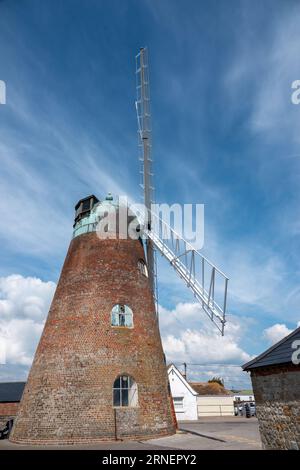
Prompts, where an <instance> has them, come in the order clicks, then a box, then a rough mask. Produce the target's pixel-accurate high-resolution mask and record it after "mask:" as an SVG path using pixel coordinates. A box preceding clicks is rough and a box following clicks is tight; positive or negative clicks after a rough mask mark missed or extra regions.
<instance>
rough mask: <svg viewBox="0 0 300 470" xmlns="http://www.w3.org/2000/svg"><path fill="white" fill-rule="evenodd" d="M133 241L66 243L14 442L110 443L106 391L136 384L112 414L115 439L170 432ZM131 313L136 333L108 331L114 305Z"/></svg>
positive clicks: (149, 305) (160, 363) (162, 369)
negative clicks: (129, 400) (129, 381)
mask: <svg viewBox="0 0 300 470" xmlns="http://www.w3.org/2000/svg"><path fill="white" fill-rule="evenodd" d="M140 258H144V251H143V247H142V245H141V243H140V242H139V241H138V240H130V239H129V240H99V239H98V237H97V236H96V234H95V233H88V234H84V235H81V236H79V237H77V238H75V239H74V240H72V242H71V244H70V247H69V251H68V254H67V257H66V260H65V263H64V266H63V270H62V273H61V277H60V280H59V283H58V286H57V289H56V293H55V296H54V299H53V302H52V305H51V308H50V312H49V315H48V319H47V322H46V325H45V328H44V331H43V334H42V338H41V340H40V343H39V346H38V349H37V352H36V355H35V359H34V363H33V366H32V369H31V372H30V375H29V379H28V382H27V385H26V387H25V391H24V395H23V399H22V402H21V405H20V410H19V414H18V417H17V420H16V424H15V426H14V429H13V431H12V434H11V440H12V441H15V442H52V443H54V442H60V443H63V442H82V441H87V442H88V441H95V440H100V439H113V438H114V435H115V426H114V410H113V406H112V387H113V382H114V380H115V378H116V377H117V376H118V375H119V374H129V375H131V376H132V377H133V378H134V379H135V381H136V382H137V385H138V407H137V408H129V409H117V426H118V437H132V438H134V437H139V438H141V437H143V438H147V437H152V436H158V435H165V434H170V433H173V432H174V423H173V420H172V415H171V409H170V402H169V399H168V379H167V371H166V366H165V364H164V357H163V350H162V345H161V339H160V334H159V329H158V324H157V320H156V314H155V307H154V303H153V298H152V295H151V291H150V287H149V280H148V279H147V278H146V277H145V276H143V275H142V274H141V273H140V272H139V270H138V267H137V262H138V260H139V259H140ZM117 303H125V304H127V305H129V306H130V307H131V308H132V310H133V314H134V317H133V322H134V327H133V328H132V329H128V328H114V327H111V324H110V314H111V309H112V307H113V306H114V305H115V304H117Z"/></svg>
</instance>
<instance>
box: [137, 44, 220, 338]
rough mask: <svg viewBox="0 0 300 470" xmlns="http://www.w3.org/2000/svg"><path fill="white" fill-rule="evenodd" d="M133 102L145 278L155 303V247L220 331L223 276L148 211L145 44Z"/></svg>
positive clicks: (151, 195)
mask: <svg viewBox="0 0 300 470" xmlns="http://www.w3.org/2000/svg"><path fill="white" fill-rule="evenodd" d="M135 106H136V113H137V120H138V144H139V149H140V156H139V160H140V162H141V170H140V173H141V175H142V182H141V187H142V189H143V196H144V204H145V206H146V210H147V215H148V220H147V224H143V220H141V225H142V226H143V227H144V230H143V234H144V237H145V240H146V254H147V264H148V271H149V278H150V284H151V287H152V291H153V296H154V300H155V302H156V306H157V301H158V299H157V266H156V253H155V251H156V250H157V251H159V252H160V253H161V254H162V255H163V256H164V257H165V258H166V259H167V260H168V261H169V262H170V264H171V265H172V266H173V268H174V269H175V271H176V272H177V274H178V275H179V276H180V277H181V278H182V279H183V280H184V281H185V283H186V284H187V286H188V287H189V288H190V289H191V290H192V292H193V294H194V296H195V298H196V299H197V300H198V301H199V302H200V305H201V306H202V309H203V310H204V312H205V313H206V314H207V315H208V317H209V318H210V319H211V321H212V322H213V323H214V324H215V325H216V326H217V328H218V329H219V330H220V332H221V333H222V335H224V327H225V323H226V319H225V314H226V303H227V288H228V278H227V276H226V275H225V274H224V273H222V271H220V270H219V269H218V268H217V267H216V266H215V265H213V264H212V263H211V262H210V261H209V260H208V259H207V258H205V257H204V256H203V255H202V254H201V253H200V252H198V251H197V250H195V249H194V248H193V246H192V245H191V244H189V243H188V242H187V241H186V240H184V239H183V238H182V237H181V236H179V235H178V233H176V232H175V230H173V229H172V228H171V227H170V226H169V225H168V224H167V223H166V222H164V221H162V220H161V219H160V218H159V217H158V216H157V215H156V214H155V213H153V212H152V211H151V204H153V203H154V187H153V184H152V177H153V172H152V158H151V149H152V143H151V109H150V86H149V66H148V51H147V48H141V49H140V51H139V53H138V54H137V56H136V102H135ZM155 249H156V250H155Z"/></svg>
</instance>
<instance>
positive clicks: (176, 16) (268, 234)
mask: <svg viewBox="0 0 300 470" xmlns="http://www.w3.org/2000/svg"><path fill="white" fill-rule="evenodd" d="M299 23H300V4H299V2H298V1H293V0H271V1H268V0H263V1H258V0H255V1H250V0H247V1H246V0H244V1H243V0H228V1H225V0H223V1H221V0H219V1H211V0H210V1H208V0H206V1H192V0H176V1H174V0H173V1H172V0H139V1H136V0H109V1H108V0H88V1H84V0H43V2H41V1H40V0H0V80H3V81H4V82H5V83H6V104H5V105H0V159H1V165H0V210H1V214H2V217H1V221H0V244H1V251H0V256H1V262H0V336H1V335H2V342H3V341H6V344H7V345H8V346H7V357H6V364H5V365H3V364H2V365H0V380H25V379H26V377H27V374H28V370H29V367H30V364H31V362H32V358H33V354H34V351H35V348H36V345H37V342H38V340H39V337H40V334H41V331H42V328H43V324H44V321H45V318H46V316H47V312H48V309H49V305H50V303H51V299H52V296H53V293H54V291H55V286H56V283H57V280H58V277H59V273H60V270H61V267H62V264H63V261H64V257H65V254H66V251H67V248H68V245H69V242H70V239H71V236H72V223H73V215H74V213H73V210H74V205H75V203H76V202H77V200H79V199H80V198H82V197H84V196H86V195H88V194H91V193H94V194H96V195H97V196H98V197H99V198H101V197H104V196H105V195H106V194H107V192H109V191H110V192H112V193H113V194H115V195H117V194H119V195H124V194H127V195H128V196H129V197H131V198H133V199H135V200H138V199H139V197H140V195H141V194H140V188H139V174H138V171H139V168H138V149H137V122H136V113H135V105H134V101H135V55H136V53H137V52H138V50H139V48H140V47H142V46H147V47H148V50H149V62H150V81H151V109H152V127H153V158H154V171H155V177H154V182H155V189H156V201H157V202H160V203H162V202H165V203H169V204H173V203H180V204H182V203H202V204H204V205H205V242H204V247H203V253H204V254H205V255H206V256H208V258H209V259H211V260H212V261H213V262H214V263H216V264H217V266H218V267H219V268H220V269H221V270H222V271H224V272H225V273H226V274H227V275H228V277H229V278H230V282H229V298H228V316H227V320H228V323H227V327H226V333H225V336H224V337H223V338H221V337H220V335H219V334H218V332H217V331H216V330H215V329H214V328H213V326H212V325H211V324H210V322H209V320H208V319H206V317H205V315H204V313H203V312H202V311H201V308H200V307H199V306H198V305H197V304H195V302H194V298H193V296H192V295H191V293H190V292H189V291H188V290H187V288H186V286H184V285H183V284H182V283H181V280H180V279H178V278H177V276H176V274H175V273H173V272H172V268H171V267H170V266H169V265H168V264H167V263H166V262H164V260H163V259H161V258H159V262H158V280H159V303H160V328H161V335H162V339H163V345H164V349H165V352H166V355H167V360H168V361H169V362H170V361H173V362H175V363H176V364H177V365H178V366H179V368H180V367H181V365H182V363H183V362H187V363H188V374H189V376H190V377H191V378H192V379H193V380H206V379H208V378H211V376H212V375H221V376H222V377H223V378H224V380H225V385H227V386H228V387H229V386H230V387H247V386H249V378H248V377H247V376H246V374H245V373H242V372H241V369H240V365H241V364H243V363H245V362H246V361H247V360H249V359H250V358H252V357H254V356H255V355H257V354H259V353H261V352H262V351H263V350H265V349H266V348H267V347H269V346H270V345H271V344H273V343H274V342H276V341H277V340H279V339H281V338H282V337H283V336H285V335H286V334H288V333H289V332H290V331H292V330H293V329H294V328H296V326H297V324H298V322H299V320H300V312H299V307H298V305H299V301H300V287H299V268H300V250H299V248H300V239H299V234H300V218H299V203H300V184H299V182H300V147H299V146H300V132H299V131H300V105H295V104H293V103H292V101H291V94H292V89H291V85H292V82H293V81H294V80H297V79H300V62H299V50H298V45H299V41H300V29H299ZM3 338H6V339H3ZM193 364H194V365H193ZM196 364H197V365H196Z"/></svg>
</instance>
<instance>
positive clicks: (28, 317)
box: [0, 274, 55, 375]
mask: <svg viewBox="0 0 300 470" xmlns="http://www.w3.org/2000/svg"><path fill="white" fill-rule="evenodd" d="M54 290H55V283H54V282H44V281H42V280H41V279H38V278H33V277H23V276H21V275H19V274H14V275H11V276H7V277H1V278H0V331H1V333H2V338H3V341H5V344H6V351H5V353H6V354H5V355H6V364H8V365H11V364H14V365H16V366H24V367H29V366H30V365H31V362H32V359H33V355H34V352H35V349H36V346H37V343H38V340H39V338H40V335H41V332H42V329H43V325H44V321H45V319H46V316H47V313H48V310H49V306H50V303H51V300H52V297H53V294H54ZM0 372H2V373H4V374H5V367H4V368H3V366H2V370H0ZM1 375H2V374H1Z"/></svg>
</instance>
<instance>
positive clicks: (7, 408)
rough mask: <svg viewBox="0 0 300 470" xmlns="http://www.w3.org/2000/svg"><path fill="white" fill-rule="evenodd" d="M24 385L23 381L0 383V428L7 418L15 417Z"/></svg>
mask: <svg viewBox="0 0 300 470" xmlns="http://www.w3.org/2000/svg"><path fill="white" fill-rule="evenodd" d="M24 387H25V382H4V383H0V428H2V427H3V426H5V424H6V422H7V421H8V420H9V419H12V418H15V416H16V414H17V411H18V408H19V403H20V401H21V397H22V394H23V390H24Z"/></svg>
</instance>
